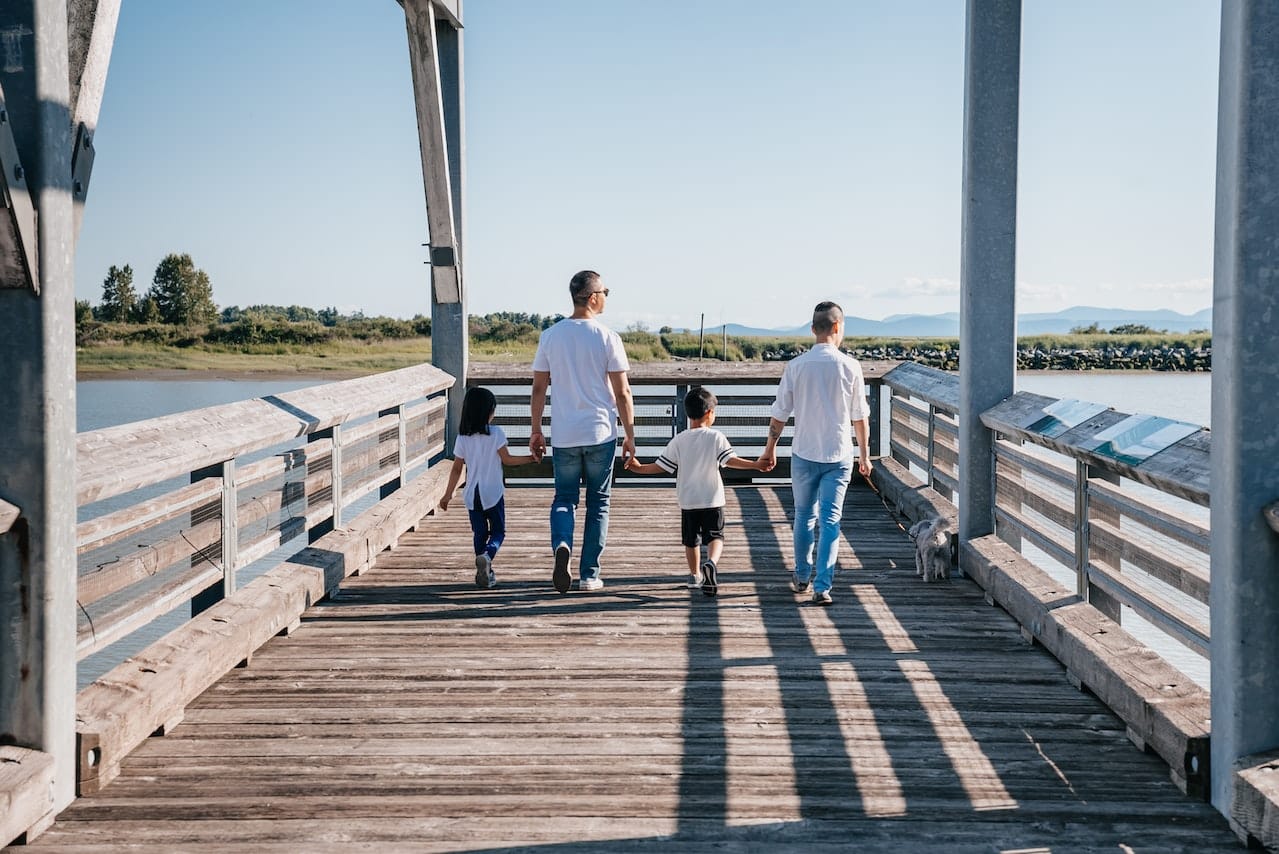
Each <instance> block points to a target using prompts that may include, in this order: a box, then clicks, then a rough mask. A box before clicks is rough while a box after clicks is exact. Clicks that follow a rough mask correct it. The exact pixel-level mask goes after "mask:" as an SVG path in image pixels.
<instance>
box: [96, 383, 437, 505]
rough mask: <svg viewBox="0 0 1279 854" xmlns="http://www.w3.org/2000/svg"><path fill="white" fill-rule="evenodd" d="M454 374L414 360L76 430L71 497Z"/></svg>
mask: <svg viewBox="0 0 1279 854" xmlns="http://www.w3.org/2000/svg"><path fill="white" fill-rule="evenodd" d="M452 384H453V377H451V376H449V375H448V374H446V373H445V372H444V371H441V370H440V369H439V368H436V367H434V366H432V365H417V366H414V367H411V368H402V369H400V370H397V371H387V372H386V373H381V374H375V375H373V376H369V377H360V378H358V379H353V380H344V381H341V382H334V383H327V384H325V385H316V386H310V387H308V388H303V389H298V390H297V391H291V392H287V393H285V394H279V395H272V396H270V397H263V398H255V399H253V400H244V401H239V402H237V403H228V404H224V405H221V406H209V407H205V408H203V409H194V410H191V411H189V412H180V413H176V414H174V415H166V416H162V417H160V418H152V419H149V420H147V421H139V422H135V423H132V424H122V425H120V426H117V427H108V428H106V429H103V430H93V431H90V432H87V433H81V434H79V435H78V436H77V437H76V473H77V478H78V488H77V493H76V497H77V501H78V503H79V504H81V505H83V504H88V503H90V502H94V501H101V500H102V499H104V498H110V497H112V496H114V495H120V494H122V493H125V492H129V491H131V490H134V489H138V488H140V487H143V486H147V485H150V484H153V483H158V482H160V481H163V480H167V479H168V478H171V477H178V476H181V475H185V474H188V473H190V472H192V471H196V470H198V469H201V468H204V467H206V466H210V465H214V464H216V463H220V462H224V461H226V460H230V459H234V458H235V457H237V456H239V455H241V454H244V453H246V452H248V451H252V450H257V449H261V448H265V447H269V446H271V445H274V444H276V443H278V442H284V441H287V440H289V439H294V438H297V437H299V436H304V435H306V434H308V433H313V432H316V431H319V430H324V429H326V428H329V427H333V426H335V425H338V424H343V423H345V422H346V421H348V420H351V419H353V418H357V417H360V416H362V415H367V414H369V413H375V412H378V411H380V410H383V409H389V408H391V407H393V406H398V405H399V404H401V403H404V402H406V401H409V400H414V399H416V398H420V397H426V396H427V395H431V394H435V393H436V392H439V391H443V390H444V389H447V388H449V387H450V386H451V385H452Z"/></svg>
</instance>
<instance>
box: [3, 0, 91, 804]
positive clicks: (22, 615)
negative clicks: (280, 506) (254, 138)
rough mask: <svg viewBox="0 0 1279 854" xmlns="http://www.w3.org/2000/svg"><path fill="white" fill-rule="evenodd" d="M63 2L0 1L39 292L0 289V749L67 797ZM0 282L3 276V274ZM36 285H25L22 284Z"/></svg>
mask: <svg viewBox="0 0 1279 854" xmlns="http://www.w3.org/2000/svg"><path fill="white" fill-rule="evenodd" d="M67 57H68V54H67V5H66V0H0V87H3V89H4V98H5V107H6V111H7V116H8V119H9V121H10V123H11V126H12V130H13V137H14V140H15V142H16V146H17V153H18V156H19V157H20V158H21V163H22V168H23V172H24V174H25V183H26V184H27V186H28V187H29V188H30V199H31V201H32V202H33V204H34V207H35V210H36V212H37V214H38V227H37V229H36V233H35V246H34V249H35V254H36V256H37V257H38V276H39V278H38V282H31V283H19V282H14V281H11V280H6V281H5V282H3V283H2V284H3V285H4V287H0V401H3V403H4V405H3V406H0V500H2V501H4V502H7V503H9V504H11V505H13V506H14V507H16V508H17V509H18V511H19V514H20V515H19V517H18V518H17V519H16V520H15V522H14V524H13V527H12V528H11V530H10V531H9V532H8V533H7V534H5V535H3V536H0V740H2V741H5V742H12V743H16V744H18V745H20V746H23V747H30V748H34V749H36V750H40V751H43V752H46V753H49V754H52V756H53V758H54V765H55V767H54V784H53V786H54V791H53V797H52V803H53V811H55V812H56V811H57V810H60V809H62V808H63V807H65V806H66V805H67V804H69V803H70V802H71V801H72V799H73V798H74V796H75V760H76V745H75V693H76V652H75V641H76V621H75V601H76V589H75V588H76V548H75V546H76V543H75V526H76V497H75V496H76V490H75V480H76V472H75V328H74V318H75V290H74V277H73V268H72V262H73V252H74V247H75V239H74V217H73V210H72V200H71V148H72V134H71V110H70V93H69V86H68V58H67ZM5 275H6V277H8V276H10V275H12V270H11V269H10V270H7V271H6V273H5ZM35 285H38V288H36V287H34V286H35Z"/></svg>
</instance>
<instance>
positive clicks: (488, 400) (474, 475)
mask: <svg viewBox="0 0 1279 854" xmlns="http://www.w3.org/2000/svg"><path fill="white" fill-rule="evenodd" d="M495 414H497V398H496V397H494V396H493V392H491V391H489V390H488V389H486V388H481V387H479V386H476V387H475V388H472V389H469V390H468V391H467V392H466V397H465V398H463V399H462V419H461V422H462V423H461V425H460V426H459V427H458V437H457V441H455V442H454V443H453V468H452V469H451V470H450V471H449V482H448V486H446V487H445V488H444V497H443V498H441V499H440V509H441V510H448V509H449V498H450V497H451V496H452V495H453V491H454V490H455V489H457V483H458V480H460V479H461V477H462V470H463V469H465V470H466V485H465V486H464V487H463V488H462V500H463V502H464V503H465V504H466V512H467V515H468V516H469V517H470V520H471V533H472V535H473V541H474V545H475V586H476V587H481V588H490V587H496V586H497V575H496V574H495V573H494V572H493V559H494V558H495V557H497V550H498V549H500V548H501V547H502V540H503V539H505V538H506V497H505V496H506V485H505V484H504V483H503V481H502V466H503V465H508V466H522V465H525V464H526V463H532V462H536V459H535V458H534V457H532V456H516V455H514V454H512V453H511V452H510V451H509V450H508V449H507V447H506V434H505V433H503V432H502V428H501V427H498V426H497V425H495V424H490V423H489V422H491V421H492V420H493V416H494V415H495Z"/></svg>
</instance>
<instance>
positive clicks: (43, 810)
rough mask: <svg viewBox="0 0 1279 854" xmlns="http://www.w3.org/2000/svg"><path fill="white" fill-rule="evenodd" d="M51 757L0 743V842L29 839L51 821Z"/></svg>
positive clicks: (29, 840)
mask: <svg viewBox="0 0 1279 854" xmlns="http://www.w3.org/2000/svg"><path fill="white" fill-rule="evenodd" d="M53 806H54V804H53V757H52V756H50V755H49V754H47V753H40V752H39V751H36V750H27V749H25V748H22V747H14V746H13V745H0V846H6V845H8V844H9V843H10V842H13V841H14V840H21V841H22V842H31V841H32V840H34V839H35V837H36V836H37V835H39V833H40V831H41V830H43V829H44V828H46V827H48V826H49V824H51V823H52V822H53Z"/></svg>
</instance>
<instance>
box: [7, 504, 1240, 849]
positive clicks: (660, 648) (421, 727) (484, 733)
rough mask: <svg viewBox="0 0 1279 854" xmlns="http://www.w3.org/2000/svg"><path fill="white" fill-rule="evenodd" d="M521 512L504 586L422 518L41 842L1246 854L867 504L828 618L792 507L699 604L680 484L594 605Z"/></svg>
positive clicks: (1048, 663)
mask: <svg viewBox="0 0 1279 854" xmlns="http://www.w3.org/2000/svg"><path fill="white" fill-rule="evenodd" d="M507 501H508V517H509V528H510V533H509V539H508V541H507V545H506V547H505V548H504V550H503V552H502V553H501V554H500V555H499V558H498V561H497V563H496V570H497V572H498V578H499V582H500V583H499V586H498V587H497V588H496V589H495V590H491V591H487V590H477V589H475V587H474V586H473V582H472V576H473V574H474V569H473V564H472V563H471V559H470V538H469V533H468V531H467V527H466V516H465V512H464V511H462V510H461V509H460V508H457V509H454V510H452V511H450V512H449V513H448V514H444V515H442V516H441V517H440V518H438V519H433V520H430V521H429V522H428V523H427V524H425V525H424V526H423V528H422V530H421V531H420V532H418V533H416V534H408V535H406V536H405V537H404V538H403V539H402V540H401V543H400V547H399V548H398V549H397V550H396V551H394V552H391V553H386V554H384V555H383V556H382V558H381V559H380V560H379V562H378V566H377V568H376V569H375V570H374V571H373V572H372V573H370V574H368V575H365V576H363V577H359V578H352V579H348V581H347V582H346V583H345V585H344V587H343V590H342V592H341V594H340V595H339V596H337V597H336V598H334V599H332V600H327V601H324V602H322V603H320V604H319V605H317V606H316V607H314V608H312V609H311V610H310V611H309V612H308V613H307V615H306V617H305V618H304V623H303V626H302V628H301V629H300V630H299V631H297V632H296V633H295V634H293V635H292V636H290V637H287V638H277V639H276V640H273V641H272V642H270V643H269V644H267V645H266V646H265V647H263V648H262V649H261V650H260V651H259V652H258V653H257V654H256V655H255V656H254V658H253V661H252V666H251V667H250V668H248V669H244V670H238V671H236V672H234V673H232V674H231V675H229V676H227V677H226V678H225V679H223V680H222V681H221V682H220V683H218V684H217V685H216V686H215V687H213V688H212V689H210V690H209V691H207V692H206V693H205V694H204V695H203V696H202V697H200V699H199V700H197V701H196V702H195V703H193V704H192V705H191V706H190V707H189V708H188V710H187V714H186V719H185V721H184V722H183V723H182V724H181V725H180V726H178V727H177V728H176V729H175V730H173V731H172V733H171V734H170V735H168V736H166V737H163V738H152V739H151V740H150V741H149V742H148V743H147V744H145V745H144V746H143V747H141V748H140V749H138V750H137V751H136V752H135V753H134V754H133V755H132V756H131V757H130V758H129V759H127V760H126V761H125V763H124V765H123V769H122V773H121V775H120V777H119V778H118V779H117V780H115V782H113V783H112V784H111V785H109V786H108V787H107V788H106V789H105V790H104V791H102V792H101V793H100V794H97V795H94V796H91V797H86V798H82V799H81V800H79V801H77V802H76V803H75V804H74V805H73V806H72V807H71V808H70V809H69V810H67V811H66V812H65V813H63V814H62V815H61V816H60V817H59V819H58V821H57V823H56V824H55V825H54V826H53V827H52V828H51V829H49V830H48V831H47V832H46V833H45V834H44V835H43V836H41V837H40V839H39V840H38V841H37V843H36V844H35V845H33V846H31V847H32V848H34V849H42V848H47V849H56V850H59V851H94V852H108V851H117V850H126V849H127V850H131V851H146V850H152V851H174V850H183V851H190V850H246V849H252V850H254V851H269V850H279V851H307V852H319V851H337V850H341V851H347V850H351V849H352V848H363V847H368V848H377V849H379V850H383V851H403V850H438V849H442V850H458V849H490V850H492V849H510V848H514V847H539V848H542V847H544V848H550V847H554V848H557V849H564V850H588V849H589V850H614V851H615V850H623V849H628V848H635V847H641V846H652V845H654V844H658V845H663V846H670V847H675V846H680V847H685V848H692V849H698V850H701V849H712V848H715V849H718V848H721V847H722V846H723V844H724V843H725V842H731V843H735V844H733V845H730V847H735V848H765V847H767V848H768V849H770V850H771V849H773V848H776V847H785V846H801V845H802V846H803V847H804V848H805V849H806V850H807V849H812V848H821V847H823V846H827V847H830V848H832V849H834V848H838V849H841V850H845V849H847V848H849V847H856V848H858V849H859V850H879V849H883V850H888V849H892V850H906V851H913V850H922V849H925V848H928V849H933V850H940V851H947V852H952V851H970V850H971V851H992V850H1005V849H1033V850H1045V851H1047V850H1054V849H1057V850H1060V849H1070V850H1080V849H1087V850H1110V851H1121V850H1152V851H1155V850H1157V851H1174V850H1187V851H1191V850H1193V851H1210V850H1220V851H1233V850H1237V843H1236V841H1235V837H1234V836H1233V834H1232V833H1231V832H1230V831H1229V829H1228V828H1227V826H1226V822H1225V820H1224V819H1223V818H1222V817H1221V816H1220V815H1219V814H1218V813H1217V812H1216V811H1214V810H1213V809H1212V808H1211V807H1209V806H1208V805H1207V804H1204V803H1201V802H1197V801H1195V800H1192V799H1190V798H1187V797H1185V796H1184V795H1182V794H1181V793H1180V792H1179V791H1178V790H1177V789H1176V787H1175V786H1174V785H1173V784H1172V783H1171V782H1170V781H1169V780H1168V771H1167V767H1166V766H1165V765H1164V764H1163V763H1162V762H1161V761H1160V760H1159V759H1158V758H1156V757H1152V756H1148V755H1144V754H1142V753H1141V752H1139V751H1138V750H1137V749H1135V748H1134V747H1133V746H1132V744H1131V743H1130V742H1129V741H1128V740H1127V738H1126V737H1125V732H1124V726H1123V724H1122V723H1121V722H1120V721H1119V720H1117V719H1116V718H1115V717H1114V716H1113V715H1111V714H1110V713H1109V712H1108V711H1107V710H1106V709H1105V707H1104V706H1102V705H1101V703H1099V702H1098V701H1097V700H1096V699H1095V698H1093V697H1092V696H1090V695H1088V694H1084V693H1080V692H1078V691H1076V690H1075V689H1074V688H1072V687H1071V685H1070V684H1069V682H1067V680H1066V676H1065V672H1064V670H1063V669H1062V667H1061V666H1060V665H1059V664H1058V663H1057V662H1056V660H1054V659H1053V658H1052V657H1051V656H1049V655H1048V654H1047V653H1045V652H1043V651H1042V650H1041V649H1039V648H1036V647H1032V646H1029V645H1027V644H1026V643H1025V642H1024V641H1023V640H1022V637H1021V635H1020V633H1019V631H1018V627H1017V625H1016V624H1015V622H1014V621H1013V620H1012V619H1011V618H1009V617H1008V616H1007V615H1006V614H1005V613H1004V612H1002V611H1000V610H999V609H997V608H992V607H990V606H988V605H987V604H986V603H985V601H984V598H983V595H982V592H981V591H980V590H979V589H978V588H977V587H976V586H975V585H974V584H972V583H971V582H970V581H967V580H964V579H955V580H952V581H950V582H943V583H938V584H928V585H926V584H924V583H923V582H921V581H920V580H919V579H918V578H917V577H916V576H915V574H914V565H913V557H912V551H911V545H910V543H909V541H908V540H907V538H906V536H905V534H904V533H903V531H902V530H901V528H900V526H899V525H898V524H897V523H896V522H895V521H894V519H893V518H892V516H891V515H890V514H889V513H888V512H887V511H886V510H885V508H884V507H883V506H882V504H881V503H880V501H879V499H878V497H877V496H876V495H875V494H874V493H873V492H872V491H871V490H870V489H869V488H868V487H867V486H866V485H865V483H864V482H860V483H857V484H855V485H854V488H852V489H850V491H849V498H848V509H847V512H846V516H845V525H844V529H845V535H846V539H845V543H844V545H843V551H842V554H841V565H842V567H843V569H842V571H841V573H840V574H839V576H838V577H837V579H836V587H835V590H834V595H835V604H834V605H833V607H830V608H819V607H816V606H813V605H810V604H809V603H808V602H807V601H805V599H804V598H803V597H797V596H795V595H794V594H792V593H791V592H790V590H789V589H788V588H787V578H788V567H789V565H790V561H789V552H790V547H789V543H790V528H789V524H788V522H787V514H788V511H789V509H790V506H789V504H790V491H789V488H788V487H786V486H768V485H759V486H749V487H739V488H735V489H731V490H730V491H729V506H728V508H727V517H728V526H727V529H726V532H727V544H726V548H725V553H724V558H723V561H722V577H721V583H722V588H721V592H720V595H719V597H718V598H715V599H711V598H707V597H704V596H703V595H702V594H701V593H700V592H699V591H689V590H687V589H686V588H685V586H684V578H685V568H684V562H683V555H682V550H681V548H680V546H679V543H678V511H677V509H676V507H675V502H674V492H673V490H671V489H668V488H651V487H626V488H620V487H619V488H618V489H617V490H615V494H614V508H613V516H612V528H611V532H610V541H609V549H608V551H607V552H606V554H605V575H604V577H605V580H606V584H607V586H606V588H605V589H604V590H603V591H601V592H599V593H593V594H580V593H576V592H574V593H571V594H569V595H567V596H559V595H557V594H556V593H555V592H554V590H553V589H552V588H551V586H550V559H549V546H548V543H547V542H546V540H547V530H546V520H545V515H546V508H547V507H548V506H549V502H550V494H549V492H548V491H547V490H545V489H538V488H517V489H512V490H510V491H509V492H508V494H507Z"/></svg>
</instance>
